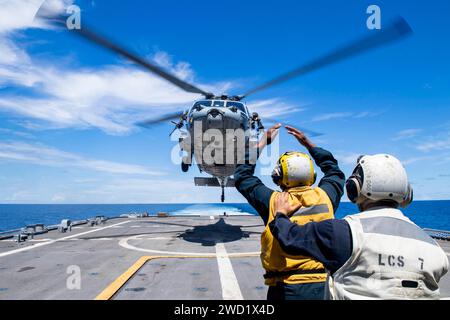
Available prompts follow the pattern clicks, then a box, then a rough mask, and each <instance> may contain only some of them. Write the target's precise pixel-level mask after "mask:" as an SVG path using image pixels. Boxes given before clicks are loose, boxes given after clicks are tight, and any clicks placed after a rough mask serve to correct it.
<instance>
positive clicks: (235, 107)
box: [36, 7, 412, 202]
mask: <svg viewBox="0 0 450 320" xmlns="http://www.w3.org/2000/svg"><path fill="white" fill-rule="evenodd" d="M36 17H37V18H38V19H42V20H45V22H46V23H50V24H52V25H54V26H58V27H63V28H65V26H66V20H67V17H68V15H67V14H66V13H64V12H52V11H48V10H45V8H44V7H41V9H40V10H39V12H38V13H37V15H36ZM65 29H66V28H65ZM93 30H94V29H92V28H90V27H88V26H87V25H86V24H85V23H83V26H82V27H81V28H79V29H72V30H69V32H70V33H73V34H75V35H78V36H80V37H82V38H83V39H85V40H88V41H90V42H92V43H94V44H97V45H98V46H100V47H102V48H104V49H107V50H109V51H111V52H113V53H116V54H119V55H121V56H122V57H124V58H126V59H128V60H129V61H131V62H134V63H135V64H137V65H139V66H141V67H142V68H144V69H146V70H147V71H149V72H151V73H153V74H155V75H157V76H159V77H161V78H163V79H165V80H167V81H169V82H170V83H172V84H173V85H175V86H177V87H178V88H181V89H182V90H184V91H186V92H189V93H195V94H199V95H201V96H203V98H202V99H199V100H197V101H195V102H194V103H193V104H192V106H191V107H190V108H188V109H187V110H184V111H179V112H175V113H170V114H166V115H163V116H161V117H159V118H156V119H149V120H145V121H141V122H138V123H136V125H138V126H140V127H144V128H151V127H152V126H153V125H155V124H157V123H160V122H165V121H172V123H173V124H174V129H173V130H172V132H171V133H170V136H171V135H172V134H173V133H174V132H175V131H180V137H179V146H180V151H181V152H184V153H185V156H183V159H182V161H181V170H182V171H183V172H187V171H188V170H189V168H190V166H192V164H193V161H192V159H193V158H194V159H195V160H196V163H197V166H198V168H199V171H200V172H205V173H207V174H209V175H210V176H211V177H196V178H194V182H195V185H196V186H207V187H220V188H221V190H222V194H221V202H224V201H225V191H224V189H225V188H226V187H233V186H234V180H233V179H232V176H233V174H234V171H235V168H236V165H237V160H238V159H237V158H238V154H237V153H238V152H237V148H236V143H237V141H236V138H235V137H234V138H232V139H226V141H225V143H222V145H221V146H219V147H216V148H215V149H214V150H213V153H214V154H221V155H225V154H227V150H228V151H229V150H230V149H232V150H233V154H232V161H227V162H224V161H221V162H220V161H212V162H207V161H203V159H202V156H203V154H204V151H205V150H206V149H207V148H210V146H211V141H205V140H203V139H195V138H196V136H197V135H201V136H202V135H204V134H205V133H206V132H207V131H208V130H215V131H216V132H220V133H221V134H222V135H223V136H225V134H226V132H227V130H243V131H244V132H245V136H244V140H245V141H244V144H245V147H246V148H248V147H249V145H250V143H251V142H252V141H253V142H255V141H258V138H259V136H260V135H261V134H262V133H263V132H264V125H263V123H262V119H261V118H260V116H259V114H258V113H256V112H252V113H251V112H250V111H249V109H248V107H247V105H246V103H245V101H244V100H245V99H246V98H247V97H249V96H250V95H253V94H255V93H258V92H260V91H263V90H266V89H268V88H271V87H273V86H275V85H277V84H280V83H282V82H285V81H288V80H291V79H292V78H296V77H299V76H302V75H306V74H308V73H310V72H313V71H316V70H318V69H321V68H323V67H326V66H328V65H331V64H334V63H337V62H339V61H342V60H345V59H348V58H350V57H353V56H356V55H358V54H361V53H363V52H366V51H369V50H371V49H375V48H377V47H382V46H384V45H386V44H389V43H392V42H395V41H398V40H400V39H402V38H404V37H405V36H407V35H409V34H410V33H411V32H412V30H411V28H410V26H409V25H408V23H407V22H406V21H405V20H404V19H403V18H401V17H398V18H396V19H395V20H394V21H393V22H392V23H391V24H390V25H388V26H386V27H384V28H383V29H381V30H377V31H371V34H370V35H367V36H364V37H362V38H359V39H357V40H354V41H352V42H350V43H348V44H346V45H343V46H342V47H339V48H337V49H335V50H333V51H331V52H330V53H328V54H325V55H323V56H321V57H319V58H316V59H314V60H312V61H310V62H309V63H307V64H305V65H302V66H300V67H298V68H295V69H293V70H292V71H290V72H287V73H284V74H282V75H280V76H279V77H276V78H274V79H272V80H270V81H268V82H265V83H263V84H262V85H260V86H257V87H255V88H253V89H251V90H248V91H247V92H246V93H244V94H242V95H234V96H228V95H226V94H220V95H215V94H214V93H211V92H207V91H204V90H202V89H201V88H198V87H197V86H195V85H193V84H191V83H188V82H186V81H184V80H182V79H180V78H178V77H176V76H174V75H172V74H170V73H169V72H167V71H165V70H163V69H162V68H161V67H159V66H157V65H156V64H153V63H151V62H149V61H147V60H146V59H143V58H142V57H140V56H139V55H137V54H135V53H133V52H132V51H130V50H128V49H125V48H124V47H122V46H120V45H118V44H116V43H115V42H113V41H111V40H109V39H108V38H107V37H105V36H102V35H99V34H98V33H97V32H95V31H93ZM176 119H178V121H174V120H176ZM196 125H198V127H199V128H200V129H198V130H196V128H197V127H196ZM299 129H300V130H302V131H304V132H305V133H307V134H309V135H310V136H317V135H320V133H317V132H314V131H311V130H308V129H304V128H299ZM193 137H194V139H193Z"/></svg>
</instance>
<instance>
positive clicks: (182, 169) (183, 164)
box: [181, 162, 190, 172]
mask: <svg viewBox="0 0 450 320" xmlns="http://www.w3.org/2000/svg"><path fill="white" fill-rule="evenodd" d="M189 167H190V165H188V164H187V163H184V162H181V171H183V172H188V171H189Z"/></svg>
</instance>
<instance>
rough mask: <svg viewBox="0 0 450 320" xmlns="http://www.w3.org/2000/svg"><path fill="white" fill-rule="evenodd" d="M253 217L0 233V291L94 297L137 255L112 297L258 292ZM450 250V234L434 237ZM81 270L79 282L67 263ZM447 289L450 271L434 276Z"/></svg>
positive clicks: (257, 226) (249, 295) (258, 226)
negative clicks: (22, 237) (30, 236)
mask: <svg viewBox="0 0 450 320" xmlns="http://www.w3.org/2000/svg"><path fill="white" fill-rule="evenodd" d="M262 230H263V226H262V222H261V220H260V218H259V217H254V216H228V217H214V218H213V219H212V217H209V216H201V217H195V216H192V217H191V216H189V217H176V216H175V217H168V218H157V217H148V218H140V219H114V220H109V221H107V222H106V224H104V225H100V226H95V227H90V226H87V225H84V226H79V227H76V228H74V229H73V230H72V231H71V232H68V233H59V232H57V231H52V232H49V233H46V234H43V235H39V236H36V237H35V238H34V240H31V241H27V242H25V243H21V244H18V243H16V242H14V241H12V240H3V241H0V299H38V300H40V299H94V298H96V297H97V296H98V295H99V294H100V293H102V292H103V291H104V289H106V288H107V287H109V286H110V285H111V284H112V283H113V282H114V281H115V280H116V279H117V278H118V277H119V276H120V275H122V274H123V273H124V272H125V271H127V270H128V269H129V268H130V267H132V266H133V265H134V264H135V263H136V262H137V261H138V260H139V259H140V258H141V257H143V256H151V257H157V258H155V259H151V260H149V261H147V262H146V263H144V264H143V265H142V267H141V268H139V270H138V271H137V272H136V273H135V274H134V275H133V276H132V277H131V278H130V279H129V280H128V281H127V282H126V283H125V285H124V286H123V287H122V288H121V289H120V290H118V291H117V292H116V293H115V294H114V296H113V297H112V298H113V299H158V300H161V299H162V300H164V299H176V300H178V299H189V300H190V299H193V300H197V299H198V300H202V299H223V298H231V299H239V298H243V299H246V300H249V299H252V300H264V299H265V298H266V294H267V288H266V287H265V286H264V281H263V276H262V275H263V270H262V268H261V265H260V260H259V256H258V254H259V248H260V234H261V231H262ZM440 244H441V246H442V247H443V248H444V250H445V251H446V252H447V254H449V255H450V242H448V241H447V242H446V241H440ZM73 266H75V268H79V270H80V272H81V273H80V275H81V277H80V280H81V282H80V284H81V288H80V289H77V288H75V289H69V288H68V286H67V283H68V282H69V287H70V284H73V282H71V280H72V279H73V275H72V274H71V273H70V272H71V270H73V269H71V268H73ZM440 286H441V295H442V297H450V275H448V274H447V275H446V276H445V277H444V278H443V279H442V280H441V282H440Z"/></svg>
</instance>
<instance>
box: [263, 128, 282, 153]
mask: <svg viewBox="0 0 450 320" xmlns="http://www.w3.org/2000/svg"><path fill="white" fill-rule="evenodd" d="M280 128H281V123H277V124H276V125H274V126H273V127H271V128H270V129H269V130H267V131H266V133H264V136H263V137H262V138H261V140H259V143H258V148H259V150H262V149H264V147H265V146H267V145H270V144H271V143H272V141H273V140H275V138H276V136H277V135H278V132H279V131H280Z"/></svg>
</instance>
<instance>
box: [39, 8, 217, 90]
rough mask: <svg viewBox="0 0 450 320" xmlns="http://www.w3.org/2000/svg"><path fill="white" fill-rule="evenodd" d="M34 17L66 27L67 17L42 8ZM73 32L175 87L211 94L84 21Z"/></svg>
mask: <svg viewBox="0 0 450 320" xmlns="http://www.w3.org/2000/svg"><path fill="white" fill-rule="evenodd" d="M36 17H37V18H38V19H42V20H43V21H45V22H48V23H50V24H52V25H55V26H60V27H66V19H67V17H66V16H65V15H62V14H54V13H51V14H49V13H48V12H47V11H45V10H44V9H42V10H41V9H40V10H39V11H38V13H37V14H36ZM70 31H71V32H73V33H74V34H77V35H79V36H81V37H82V38H84V39H85V40H89V41H90V42H93V43H95V44H97V45H99V46H100V47H103V48H105V49H108V50H110V51H112V52H114V53H117V54H119V55H121V56H123V57H125V58H127V59H128V60H130V61H133V62H134V63H136V64H138V65H140V66H141V67H143V68H145V69H147V70H148V71H150V72H152V73H154V74H156V75H157V76H159V77H161V78H163V79H165V80H167V81H169V82H170V83H172V84H174V85H176V86H177V87H179V88H181V89H183V90H184V91H187V92H191V93H199V94H202V95H204V96H205V97H210V96H213V94H212V93H210V92H206V91H203V90H202V89H199V88H197V87H195V86H194V85H192V84H190V83H187V82H186V81H183V80H181V79H179V78H177V77H175V76H174V75H172V74H170V73H168V72H166V71H164V70H163V69H161V68H160V67H158V66H156V65H154V64H152V63H150V62H148V61H146V60H144V59H143V58H141V57H139V56H138V55H136V54H134V53H132V52H131V51H130V50H127V49H125V48H123V47H121V46H119V45H118V44H116V43H114V42H112V41H111V40H109V39H107V38H106V37H104V36H101V35H99V34H98V33H96V32H94V31H93V30H92V29H90V28H88V26H86V25H85V24H84V23H83V25H82V26H81V29H73V30H70Z"/></svg>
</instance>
